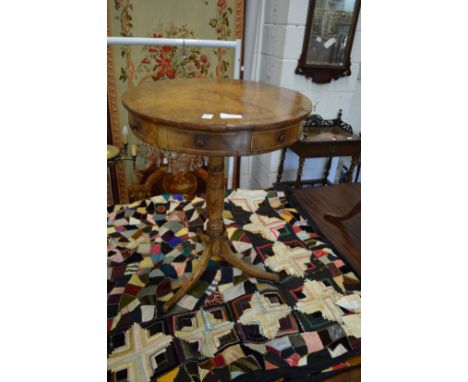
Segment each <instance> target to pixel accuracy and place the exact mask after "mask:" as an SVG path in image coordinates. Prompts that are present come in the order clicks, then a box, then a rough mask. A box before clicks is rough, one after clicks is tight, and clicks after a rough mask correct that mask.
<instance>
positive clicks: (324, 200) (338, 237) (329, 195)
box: [292, 183, 361, 274]
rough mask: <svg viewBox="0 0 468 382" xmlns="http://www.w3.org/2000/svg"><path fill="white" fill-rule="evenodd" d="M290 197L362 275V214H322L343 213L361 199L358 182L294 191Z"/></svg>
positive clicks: (347, 211)
mask: <svg viewBox="0 0 468 382" xmlns="http://www.w3.org/2000/svg"><path fill="white" fill-rule="evenodd" d="M292 196H293V198H294V200H295V201H297V203H298V204H299V206H300V207H301V208H302V209H303V210H304V212H305V213H306V214H307V215H309V216H310V218H311V219H312V221H313V222H314V223H315V224H316V226H317V228H318V230H319V231H320V233H321V234H322V235H323V236H324V237H326V238H327V239H328V240H329V241H330V242H331V243H332V244H333V246H334V247H335V248H336V250H337V251H338V252H339V253H340V254H341V255H342V256H343V257H344V258H345V259H346V260H347V261H348V262H349V263H350V264H351V266H352V267H353V268H354V269H355V270H356V272H357V273H358V274H361V214H360V213H359V211H356V210H355V214H354V215H353V216H349V217H348V218H347V219H341V220H339V219H338V220H330V219H327V218H326V217H325V215H334V216H345V215H346V214H349V212H350V211H352V210H353V208H354V209H355V208H356V205H357V204H359V206H360V201H361V184H360V183H343V184H338V185H332V186H329V187H313V188H308V189H304V190H293V192H292Z"/></svg>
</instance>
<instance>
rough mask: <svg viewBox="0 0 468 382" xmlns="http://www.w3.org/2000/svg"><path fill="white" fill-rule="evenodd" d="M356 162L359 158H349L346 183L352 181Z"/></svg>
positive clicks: (354, 156) (355, 156)
mask: <svg viewBox="0 0 468 382" xmlns="http://www.w3.org/2000/svg"><path fill="white" fill-rule="evenodd" d="M358 161H359V157H358V156H357V155H353V156H352V157H351V165H350V166H349V172H348V179H346V182H347V183H351V182H352V181H353V173H354V169H355V167H356V165H357V163H358Z"/></svg>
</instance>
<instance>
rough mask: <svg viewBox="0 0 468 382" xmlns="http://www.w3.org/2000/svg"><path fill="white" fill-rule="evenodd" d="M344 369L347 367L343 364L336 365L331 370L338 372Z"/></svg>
mask: <svg viewBox="0 0 468 382" xmlns="http://www.w3.org/2000/svg"><path fill="white" fill-rule="evenodd" d="M346 367H348V365H346V364H345V363H339V364H338V365H335V366H332V369H333V370H339V369H344V368H346Z"/></svg>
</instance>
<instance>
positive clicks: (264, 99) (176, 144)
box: [123, 79, 312, 311]
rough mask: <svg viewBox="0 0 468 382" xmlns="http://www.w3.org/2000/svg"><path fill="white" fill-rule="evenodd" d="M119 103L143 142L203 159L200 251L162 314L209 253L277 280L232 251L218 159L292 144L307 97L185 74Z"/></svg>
mask: <svg viewBox="0 0 468 382" xmlns="http://www.w3.org/2000/svg"><path fill="white" fill-rule="evenodd" d="M123 103H124V106H125V107H126V109H127V110H128V112H129V124H130V127H131V129H132V131H133V133H134V134H135V135H136V136H137V137H138V138H139V139H141V140H142V141H143V142H146V143H148V144H150V145H153V146H157V147H160V148H163V149H167V150H170V151H176V152H183V153H187V154H197V155H205V156H208V157H209V159H208V184H207V194H206V203H207V211H208V223H207V229H206V232H205V233H203V232H199V237H200V238H201V240H202V241H203V243H204V249H203V253H202V255H201V256H200V258H199V261H198V263H197V266H196V268H195V269H194V270H193V272H192V274H191V277H190V279H189V280H187V281H186V282H185V283H184V284H182V286H181V287H180V288H179V289H178V290H177V292H176V293H175V294H174V296H173V297H172V298H171V299H170V300H169V301H167V302H166V303H165V304H164V306H163V309H164V311H167V310H169V309H170V308H171V307H172V306H173V305H174V304H175V303H176V302H177V301H179V300H180V299H181V298H182V297H183V296H184V295H185V294H186V293H187V291H188V290H189V289H190V288H191V287H192V285H193V284H194V283H195V282H196V281H197V280H198V279H199V278H200V276H201V275H202V273H203V271H204V270H205V269H206V267H207V265H208V261H209V259H210V257H211V256H215V255H218V256H221V257H222V258H223V259H224V260H226V261H227V262H229V263H230V264H232V265H233V266H235V267H237V268H239V269H240V270H242V271H243V272H245V273H246V274H248V275H251V276H254V277H258V278H261V279H266V280H273V281H277V280H278V279H279V278H278V275H277V274H274V273H270V272H266V271H263V270H260V269H258V268H256V267H255V266H253V265H250V264H247V263H245V262H243V261H242V260H241V259H239V258H238V257H237V256H236V255H235V254H234V253H233V252H232V251H231V249H230V244H229V241H228V239H227V237H226V233H225V228H224V223H223V209H224V191H225V188H224V157H226V156H242V155H252V154H260V153H265V152H269V151H274V150H279V149H281V148H284V147H286V146H289V145H291V144H292V143H294V142H295V141H297V139H298V138H299V137H300V135H301V131H302V121H303V120H304V118H305V117H307V116H308V115H309V114H310V112H311V106H312V105H311V103H310V101H309V99H308V98H307V97H305V96H303V95H302V94H301V93H298V92H296V91H291V90H287V89H284V88H279V87H275V86H270V85H264V84H260V83H256V82H247V81H240V80H212V79H203V80H199V79H184V80H164V81H157V82H154V83H152V84H147V85H141V86H138V87H136V88H133V89H131V90H129V91H127V92H126V93H125V94H124V96H123ZM226 114H227V115H226Z"/></svg>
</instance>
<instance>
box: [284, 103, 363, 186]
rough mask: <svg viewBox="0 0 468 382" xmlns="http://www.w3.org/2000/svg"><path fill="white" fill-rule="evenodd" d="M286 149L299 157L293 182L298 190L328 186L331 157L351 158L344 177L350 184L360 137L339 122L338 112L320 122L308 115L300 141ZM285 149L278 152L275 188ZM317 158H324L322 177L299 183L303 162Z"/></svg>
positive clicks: (317, 117)
mask: <svg viewBox="0 0 468 382" xmlns="http://www.w3.org/2000/svg"><path fill="white" fill-rule="evenodd" d="M288 149H289V150H291V151H292V152H294V153H295V154H296V155H297V156H299V166H298V169H297V177H296V182H295V187H296V188H297V189H300V188H302V184H316V183H321V184H323V185H326V184H330V183H329V182H328V181H327V178H328V173H329V171H330V166H331V161H332V159H333V157H336V156H351V157H352V160H351V166H350V169H349V172H348V177H347V181H348V182H351V181H352V177H353V172H354V169H355V168H356V165H357V164H358V162H359V159H360V156H361V137H360V136H359V135H356V134H353V129H352V127H351V126H350V125H349V124H347V123H345V122H343V121H342V120H341V110H340V111H339V113H338V118H336V119H330V120H324V119H322V118H321V117H320V116H319V115H311V116H309V117H308V118H307V119H306V121H305V122H304V136H303V138H302V139H301V140H299V141H297V142H296V143H294V144H293V145H292V146H290V147H288ZM286 150H287V149H284V150H283V151H282V153H281V160H280V164H279V168H278V176H277V178H276V185H279V184H280V182H281V176H282V174H283V167H284V158H285V157H286ZM320 157H328V161H327V163H326V165H325V169H324V171H323V175H322V178H321V179H313V180H307V181H302V171H303V168H304V162H305V160H306V159H307V158H320Z"/></svg>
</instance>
